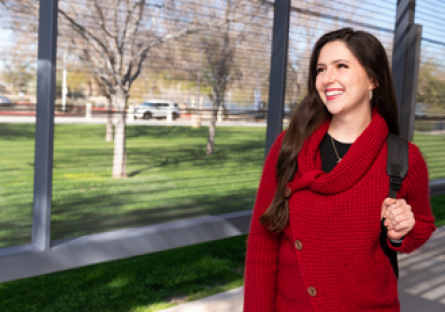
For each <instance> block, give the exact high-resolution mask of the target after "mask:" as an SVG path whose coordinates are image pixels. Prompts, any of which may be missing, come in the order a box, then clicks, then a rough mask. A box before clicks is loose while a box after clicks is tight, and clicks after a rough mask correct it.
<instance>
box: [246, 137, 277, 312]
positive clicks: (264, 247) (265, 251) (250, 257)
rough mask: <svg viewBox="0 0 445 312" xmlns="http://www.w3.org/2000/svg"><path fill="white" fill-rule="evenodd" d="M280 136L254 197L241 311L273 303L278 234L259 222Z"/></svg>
mask: <svg viewBox="0 0 445 312" xmlns="http://www.w3.org/2000/svg"><path fill="white" fill-rule="evenodd" d="M283 136H284V132H282V133H281V134H280V135H279V136H278V138H277V139H276V141H275V142H274V144H273V145H272V148H271V149H270V151H269V154H268V156H267V158H266V162H265V164H264V168H263V174H262V176H261V181H260V185H259V189H258V193H257V196H256V201H255V207H254V209H253V215H252V220H251V224H250V234H249V238H248V240H247V254H246V267H245V279H244V312H261V311H264V312H266V311H267V312H272V311H274V303H275V280H276V275H277V261H278V246H279V241H280V236H281V234H278V233H273V232H271V231H269V230H268V229H267V228H265V227H264V226H262V225H261V224H260V222H259V219H260V217H261V215H262V214H263V213H264V212H265V211H266V210H267V208H269V205H270V204H271V202H272V200H273V198H274V196H275V192H276V188H277V182H276V163H277V159H278V154H279V151H280V148H281V142H282V139H283Z"/></svg>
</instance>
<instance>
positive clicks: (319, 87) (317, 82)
mask: <svg viewBox="0 0 445 312" xmlns="http://www.w3.org/2000/svg"><path fill="white" fill-rule="evenodd" d="M315 88H316V89H317V92H318V94H319V95H320V97H323V95H324V92H323V90H324V86H323V83H322V82H321V79H319V78H318V77H317V79H316V80H315Z"/></svg>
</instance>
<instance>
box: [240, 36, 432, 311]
mask: <svg viewBox="0 0 445 312" xmlns="http://www.w3.org/2000/svg"><path fill="white" fill-rule="evenodd" d="M308 78H309V79H308V95H307V96H306V97H305V98H304V99H303V101H302V102H301V103H300V104H299V106H298V107H297V108H296V110H295V111H294V114H293V115H292V117H291V120H290V124H289V128H288V130H287V131H284V132H283V133H282V134H281V135H280V136H279V137H278V138H277V140H276V141H275V143H274V145H273V146H272V148H271V150H270V152H269V155H268V156H267V159H266V162H265V165H264V169H263V175H262V178H261V182H260V186H259V190H258V194H257V198H256V202H255V208H254V213H253V217H252V223H251V228H250V235H249V238H248V249H247V255H246V276H245V289H244V296H245V298H244V299H245V300H244V311H245V312H249V311H255V312H259V311H264V312H266V311H277V312H280V311H315V312H330V311H332V312H334V311H345V312H348V311H351V312H352V311H354V312H356V311H379V312H390V311H391V312H394V311H400V303H399V300H398V291H397V278H396V274H394V273H395V270H393V267H392V265H391V262H390V260H389V258H388V256H387V255H386V254H385V251H384V249H385V250H387V249H390V250H392V251H393V252H394V251H399V252H403V253H409V252H412V251H413V250H415V249H417V248H419V247H420V246H422V245H423V244H424V243H425V242H426V241H427V240H428V239H429V237H430V236H431V234H432V232H433V231H434V229H435V226H434V218H433V215H432V213H431V208H430V202H429V194H428V182H429V180H428V172H427V167H426V163H425V160H424V159H423V157H422V154H421V153H420V151H419V149H418V148H417V146H415V145H414V144H412V143H408V144H409V156H408V158H409V170H408V174H407V176H406V178H405V179H404V181H403V184H402V187H401V189H400V190H399V191H398V193H397V199H395V198H387V197H388V190H389V178H388V175H387V172H386V166H387V154H388V143H387V138H388V135H389V134H390V133H392V134H394V135H399V131H400V130H399V122H398V117H397V116H398V114H397V103H396V100H395V95H394V89H393V83H392V80H391V73H390V68H389V64H388V60H387V56H386V53H385V50H384V48H383V46H382V44H381V43H380V42H379V41H378V40H377V39H376V38H375V37H374V36H373V35H371V34H368V33H366V32H363V31H354V30H353V29H351V28H344V29H340V30H337V31H333V32H330V33H327V34H325V35H323V36H322V37H321V38H320V39H319V40H318V41H317V43H316V44H315V47H314V49H313V51H312V56H311V61H310V65H309V75H308ZM382 218H386V221H385V222H384V223H383V222H382ZM382 224H384V225H383V229H384V231H382ZM385 226H386V229H385ZM386 230H387V231H386ZM382 233H383V235H384V236H383V240H380V237H381V235H382ZM351 286H352V287H351Z"/></svg>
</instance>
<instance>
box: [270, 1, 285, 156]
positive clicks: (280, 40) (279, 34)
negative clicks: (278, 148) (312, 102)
mask: <svg viewBox="0 0 445 312" xmlns="http://www.w3.org/2000/svg"><path fill="white" fill-rule="evenodd" d="M289 21H290V0H275V4H274V20H273V37H272V56H271V59H270V83H269V102H268V110H267V130H266V155H267V154H268V153H269V150H270V148H271V146H272V144H273V142H274V141H275V139H276V138H277V136H278V135H279V134H280V133H281V131H283V111H284V100H285V90H286V70H287V51H288V46H289Z"/></svg>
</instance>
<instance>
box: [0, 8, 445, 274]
mask: <svg viewBox="0 0 445 312" xmlns="http://www.w3.org/2000/svg"><path fill="white" fill-rule="evenodd" d="M412 3H415V1H412V0H409V1H408V0H401V1H399V2H398V9H397V16H398V18H397V26H396V36H395V47H394V48H395V50H396V53H395V54H397V55H399V56H400V55H401V56H400V57H401V58H402V59H403V62H402V63H400V64H398V63H397V58H396V59H395V61H396V63H395V62H394V61H393V66H394V65H395V66H394V69H393V72H394V73H395V78H396V80H397V81H396V86H397V85H399V86H400V85H401V84H400V83H403V88H405V89H403V88H402V89H396V90H397V94H398V96H401V94H405V93H407V92H408V91H406V92H405V91H404V90H406V88H407V86H409V83H415V81H414V80H409V79H406V80H403V79H402V78H403V77H404V76H405V75H414V74H416V71H415V70H414V71H409V70H407V69H406V64H409V62H408V63H407V61H406V60H412V59H414V60H415V61H418V58H416V57H414V58H413V56H411V54H410V53H412V51H414V53H417V52H415V50H412V49H411V50H409V49H408V50H407V48H405V47H409V46H412V45H410V44H407V42H413V41H412V40H413V39H410V38H414V37H415V38H416V40H417V38H418V37H416V35H417V36H418V33H419V29H418V28H415V27H412V28H409V27H407V26H406V25H405V24H406V23H407V20H408V21H409V20H411V21H413V16H414V12H413V11H412V10H408V11H407V12H408V13H405V15H404V14H403V12H405V11H404V10H407V8H412V7H410V6H409V5H412ZM410 14H411V15H410ZM401 16H405V17H404V18H401ZM407 16H408V17H409V18H408V17H407ZM410 16H411V17H410ZM289 19H290V0H276V1H275V14H274V30H273V48H272V59H271V73H270V89H269V108H268V110H269V114H268V121H267V139H266V153H267V152H268V151H269V149H270V147H271V145H272V143H273V142H274V140H275V138H276V137H277V136H278V134H279V133H280V132H281V130H282V117H283V108H284V98H285V82H286V65H287V49H288V41H289ZM408 28H409V32H408V36H407V35H401V34H403V33H404V31H406V30H407V29H408ZM403 29H404V30H403ZM411 29H413V30H411ZM56 34H57V0H46V1H40V19H39V53H38V55H39V63H38V95H37V103H38V105H37V120H36V141H35V146H36V149H35V173H34V185H35V186H34V211H33V239H32V244H31V245H26V246H18V247H11V248H3V249H0V268H1V270H0V282H6V281H11V280H16V279H20V278H27V277H31V276H36V275H41V274H47V273H52V272H57V271H61V270H67V269H72V268H77V267H81V266H85V265H91V264H96V263H101V262H106V261H112V260H117V259H122V258H128V257H133V256H138V255H143V254H147V253H152V252H157V251H162V250H167V249H172V248H177V247H182V246H187V245H191V244H197V243H202V242H206V241H211V240H217V239H222V238H227V237H231V236H237V235H242V234H246V233H248V232H249V227H250V220H251V217H252V211H251V210H246V211H240V212H234V213H229V214H222V215H217V216H209V217H201V218H195V219H189V220H181V221H175V222H170V223H164V224H157V225H151V226H146V227H140V228H132V229H124V230H118V231H111V232H105V233H99V234H92V235H87V236H81V237H77V238H72V239H67V240H59V241H52V242H51V240H50V221H51V195H52V194H51V191H52V161H53V132H54V118H53V117H54V89H55V66H56V54H55V53H56V39H57V37H56ZM410 36H412V37H410ZM410 40H411V41H410ZM416 44H417V43H416ZM414 46H416V45H414ZM416 47H418V45H417V46H416ZM406 51H411V52H409V53H406ZM408 95H409V94H408ZM410 96H412V94H411V95H410ZM398 99H399V98H398ZM400 103H404V104H405V105H406V103H407V102H405V101H403V102H400ZM410 103H411V104H412V102H410ZM411 104H409V105H411ZM402 108H403V107H402ZM402 111H403V110H402ZM411 113H412V111H411V112H409V114H411ZM403 127H405V126H403ZM406 129H410V128H409V127H406ZM430 191H431V195H432V196H433V195H437V194H443V193H445V180H439V181H433V182H431V183H430Z"/></svg>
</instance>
